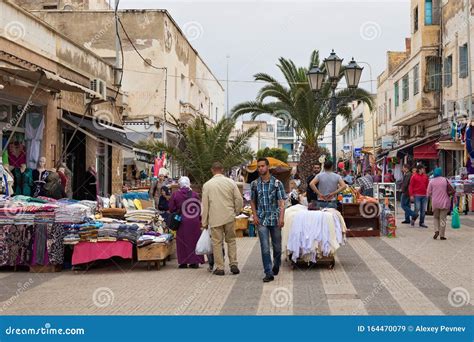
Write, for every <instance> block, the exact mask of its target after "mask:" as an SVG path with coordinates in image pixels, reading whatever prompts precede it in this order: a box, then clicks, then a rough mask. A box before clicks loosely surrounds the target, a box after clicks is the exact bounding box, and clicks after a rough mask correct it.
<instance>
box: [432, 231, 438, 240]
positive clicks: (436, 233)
mask: <svg viewBox="0 0 474 342" xmlns="http://www.w3.org/2000/svg"><path fill="white" fill-rule="evenodd" d="M438 236H439V232H435V234H434V236H433V239H435V240H436V239H437V238H438Z"/></svg>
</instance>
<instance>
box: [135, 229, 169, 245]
mask: <svg viewBox="0 0 474 342" xmlns="http://www.w3.org/2000/svg"><path fill="white" fill-rule="evenodd" d="M171 240H173V235H172V234H159V233H156V232H146V233H145V234H143V235H142V236H140V238H139V239H138V241H137V246H138V247H144V246H148V245H150V244H152V243H165V242H168V241H171Z"/></svg>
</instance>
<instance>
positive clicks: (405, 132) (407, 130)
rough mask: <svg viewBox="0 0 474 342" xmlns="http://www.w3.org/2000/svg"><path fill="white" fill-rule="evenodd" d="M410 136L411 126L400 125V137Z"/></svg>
mask: <svg viewBox="0 0 474 342" xmlns="http://www.w3.org/2000/svg"><path fill="white" fill-rule="evenodd" d="M409 136H410V126H402V127H400V137H401V138H406V137H409Z"/></svg>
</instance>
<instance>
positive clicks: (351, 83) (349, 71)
mask: <svg viewBox="0 0 474 342" xmlns="http://www.w3.org/2000/svg"><path fill="white" fill-rule="evenodd" d="M363 69H364V68H362V67H360V66H359V65H358V64H357V63H356V61H355V60H354V58H352V61H350V63H349V64H348V65H347V66H346V67H345V69H344V75H345V77H346V83H347V87H348V88H357V87H358V86H359V81H360V76H361V75H362V70H363Z"/></svg>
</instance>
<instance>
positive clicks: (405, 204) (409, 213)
mask: <svg viewBox="0 0 474 342" xmlns="http://www.w3.org/2000/svg"><path fill="white" fill-rule="evenodd" d="M400 202H401V205H402V209H403V211H404V212H405V221H407V222H409V221H410V218H413V217H415V212H414V211H413V210H411V202H410V196H408V195H405V194H402V198H401V200H400Z"/></svg>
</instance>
